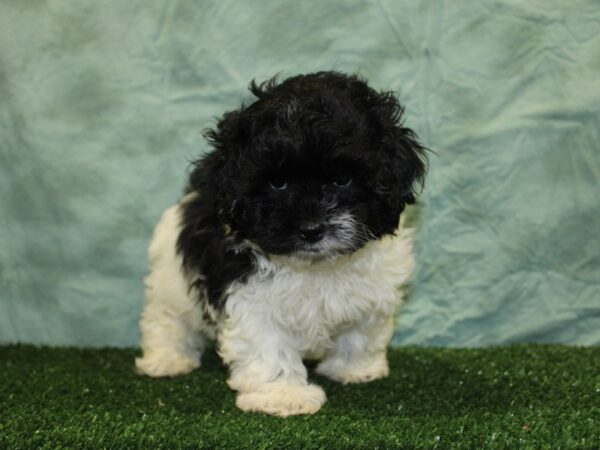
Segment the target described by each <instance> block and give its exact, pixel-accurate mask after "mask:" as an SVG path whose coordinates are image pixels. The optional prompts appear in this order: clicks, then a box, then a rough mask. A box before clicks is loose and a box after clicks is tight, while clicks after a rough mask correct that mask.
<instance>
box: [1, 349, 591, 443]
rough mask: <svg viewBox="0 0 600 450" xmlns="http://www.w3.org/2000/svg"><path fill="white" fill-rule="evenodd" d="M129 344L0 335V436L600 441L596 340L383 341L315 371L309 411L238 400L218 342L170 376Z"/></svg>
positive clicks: (34, 439)
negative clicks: (139, 366)
mask: <svg viewBox="0 0 600 450" xmlns="http://www.w3.org/2000/svg"><path fill="white" fill-rule="evenodd" d="M136 353H137V352H136V350H132V349H126V350H123V349H102V350H86V349H83V350H82V349H61V348H58V349H56V348H43V347H42V348H36V347H32V346H22V345H18V346H6V347H0V448H3V449H4V448H40V447H41V448H86V449H87V448H114V449H123V448H168V449H175V448H195V447H205V448H238V447H241V448H249V449H261V448H334V449H335V448H449V447H452V448H465V449H474V448H486V449H487V448H535V449H538V448H552V449H556V448H590V449H591V448H600V348H599V347H594V348H573V347H563V346H537V345H522V346H514V347H503V348H493V349H484V350H451V349H423V348H401V349H397V350H391V351H390V366H391V375H390V377H389V378H387V379H385V380H381V381H376V382H373V383H370V384H363V385H347V386H342V385H339V384H336V383H334V382H330V381H328V380H326V379H323V378H320V377H317V376H315V375H314V373H313V372H312V371H311V377H312V378H313V380H314V381H315V382H317V383H319V384H321V385H322V386H323V387H324V388H325V390H326V392H327V394H328V402H327V403H326V405H325V406H324V407H323V409H322V410H321V411H320V412H319V413H317V414H316V415H314V416H300V417H289V418H287V419H281V418H275V417H269V416H264V415H260V414H248V413H241V412H240V411H238V410H237V409H236V408H235V404H234V400H235V398H234V393H233V392H232V391H230V390H229V389H228V388H227V386H226V384H225V378H226V369H225V368H224V367H223V366H222V365H221V363H220V361H219V359H218V357H217V356H216V355H215V354H214V353H212V352H211V353H209V354H207V355H206V356H205V358H204V366H203V368H202V369H200V370H197V371H195V372H193V373H192V374H190V375H187V376H183V377H180V378H174V379H159V380H154V379H149V378H144V377H140V376H137V375H136V374H135V373H134V370H133V358H134V356H135V355H136Z"/></svg>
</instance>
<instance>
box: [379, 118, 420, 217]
mask: <svg viewBox="0 0 600 450" xmlns="http://www.w3.org/2000/svg"><path fill="white" fill-rule="evenodd" d="M391 134H392V137H391V138H390V142H388V144H387V147H388V149H390V150H391V153H392V170H393V173H394V179H395V182H396V183H397V185H398V186H399V187H400V195H401V197H402V201H403V203H405V204H409V205H410V204H413V203H415V201H416V195H417V193H418V192H419V191H420V190H421V189H422V188H423V184H424V182H425V174H426V172H427V154H426V151H427V149H426V148H425V147H423V146H422V145H421V143H420V142H419V140H418V137H417V135H416V133H415V132H414V131H413V130H411V129H410V128H406V127H404V126H402V125H398V126H396V127H395V129H394V131H393V133H391Z"/></svg>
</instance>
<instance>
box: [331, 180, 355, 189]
mask: <svg viewBox="0 0 600 450" xmlns="http://www.w3.org/2000/svg"><path fill="white" fill-rule="evenodd" d="M351 184H352V178H350V177H340V178H338V179H337V180H333V185H334V186H335V187H338V188H345V187H348V186H350V185H351Z"/></svg>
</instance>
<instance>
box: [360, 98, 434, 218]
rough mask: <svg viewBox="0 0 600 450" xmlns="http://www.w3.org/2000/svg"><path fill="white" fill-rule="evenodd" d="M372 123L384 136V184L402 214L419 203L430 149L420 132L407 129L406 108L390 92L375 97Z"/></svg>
mask: <svg viewBox="0 0 600 450" xmlns="http://www.w3.org/2000/svg"><path fill="white" fill-rule="evenodd" d="M371 101H372V102H373V103H372V104H371V106H372V109H371V111H372V114H373V116H372V120H373V121H374V122H375V123H376V129H377V130H378V133H380V135H381V149H380V151H381V159H382V161H381V163H382V164H381V167H382V172H381V174H380V176H381V177H382V181H381V182H382V183H383V184H384V185H386V186H387V188H388V190H389V191H390V193H393V194H394V196H395V197H396V200H397V202H398V203H399V207H400V211H402V209H404V206H405V205H406V204H412V203H415V198H416V195H417V192H418V191H420V189H422V188H423V183H424V179H425V173H426V172H427V149H426V148H425V147H424V146H423V145H421V143H420V142H419V139H418V137H417V135H416V133H415V132H414V131H413V130H411V129H410V128H407V127H405V126H404V120H403V115H404V108H403V107H402V106H400V104H399V103H398V100H397V99H396V97H395V96H394V95H393V94H392V93H389V92H383V93H379V94H377V95H376V96H374V97H371Z"/></svg>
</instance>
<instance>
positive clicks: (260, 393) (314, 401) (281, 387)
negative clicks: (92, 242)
mask: <svg viewBox="0 0 600 450" xmlns="http://www.w3.org/2000/svg"><path fill="white" fill-rule="evenodd" d="M325 400H326V397H325V392H324V391H323V389H321V388H320V387H319V386H316V385H314V384H309V385H307V386H298V385H293V384H284V383H269V384H265V385H263V386H262V387H261V388H260V389H259V390H256V391H251V392H241V393H239V394H238V396H237V399H236V402H235V404H236V405H237V407H238V408H240V409H241V410H242V411H254V412H262V413H266V414H271V415H274V416H280V417H287V416H293V415H298V414H314V413H316V412H317V411H318V410H319V409H321V406H323V404H324V403H325Z"/></svg>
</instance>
